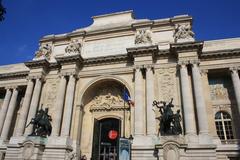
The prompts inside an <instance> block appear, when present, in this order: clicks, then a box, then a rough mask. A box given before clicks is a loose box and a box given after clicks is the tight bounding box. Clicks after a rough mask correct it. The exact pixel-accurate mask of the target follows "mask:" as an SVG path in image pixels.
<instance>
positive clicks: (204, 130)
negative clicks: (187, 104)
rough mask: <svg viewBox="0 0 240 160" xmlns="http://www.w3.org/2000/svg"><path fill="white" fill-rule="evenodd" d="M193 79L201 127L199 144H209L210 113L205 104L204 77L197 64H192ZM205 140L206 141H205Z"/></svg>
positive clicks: (199, 125)
mask: <svg viewBox="0 0 240 160" xmlns="http://www.w3.org/2000/svg"><path fill="white" fill-rule="evenodd" d="M192 77H193V89H194V95H195V102H196V109H197V118H198V127H199V136H200V140H201V141H199V143H203V142H207V141H206V140H207V139H206V138H207V137H208V135H209V131H208V117H207V115H208V113H207V109H206V104H205V98H204V92H203V85H202V77H201V74H200V71H199V67H198V64H197V63H193V64H192ZM203 138H204V139H203Z"/></svg>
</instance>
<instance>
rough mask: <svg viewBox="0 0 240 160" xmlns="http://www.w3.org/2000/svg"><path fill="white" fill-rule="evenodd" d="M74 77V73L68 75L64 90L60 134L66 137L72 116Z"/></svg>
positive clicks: (68, 133)
mask: <svg viewBox="0 0 240 160" xmlns="http://www.w3.org/2000/svg"><path fill="white" fill-rule="evenodd" d="M75 83H76V78H75V76H74V75H70V76H69V82H68V85H67V91H66V95H67V96H66V101H65V110H64V114H63V124H62V130H61V136H65V137H68V136H69V135H70V128H71V118H72V110H73V100H74V92H75V85H76V84H75Z"/></svg>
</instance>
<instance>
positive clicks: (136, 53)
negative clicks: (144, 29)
mask: <svg viewBox="0 0 240 160" xmlns="http://www.w3.org/2000/svg"><path fill="white" fill-rule="evenodd" d="M127 52H128V56H129V57H131V58H135V57H142V56H152V57H155V56H156V55H157V54H158V52H159V49H158V45H151V46H149V45H147V46H139V47H132V48H127Z"/></svg>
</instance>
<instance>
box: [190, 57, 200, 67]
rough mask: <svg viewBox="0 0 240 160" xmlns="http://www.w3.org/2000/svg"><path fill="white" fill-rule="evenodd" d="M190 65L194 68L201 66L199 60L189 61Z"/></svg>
mask: <svg viewBox="0 0 240 160" xmlns="http://www.w3.org/2000/svg"><path fill="white" fill-rule="evenodd" d="M189 64H191V65H192V66H194V67H195V66H199V64H200V61H199V60H198V59H194V60H189Z"/></svg>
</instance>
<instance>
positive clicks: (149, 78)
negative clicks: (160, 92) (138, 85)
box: [146, 66, 156, 135]
mask: <svg viewBox="0 0 240 160" xmlns="http://www.w3.org/2000/svg"><path fill="white" fill-rule="evenodd" d="M146 86H147V87H146V93H147V94H146V98H147V135H155V132H156V128H155V126H156V121H155V112H154V110H153V106H152V103H153V101H154V77H153V67H152V66H147V67H146Z"/></svg>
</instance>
